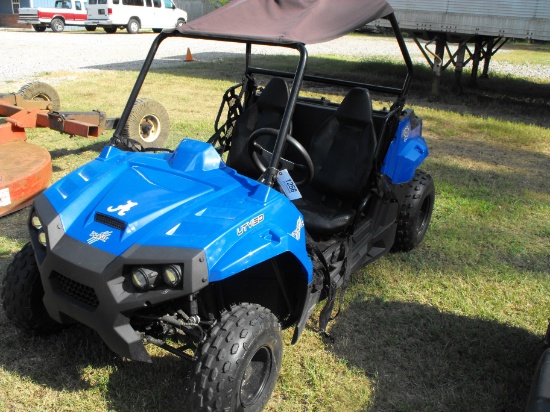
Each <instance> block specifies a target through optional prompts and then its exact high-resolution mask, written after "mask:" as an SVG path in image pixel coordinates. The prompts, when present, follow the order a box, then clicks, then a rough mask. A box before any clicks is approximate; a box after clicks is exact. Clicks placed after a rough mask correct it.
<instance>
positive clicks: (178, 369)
mask: <svg viewBox="0 0 550 412" xmlns="http://www.w3.org/2000/svg"><path fill="white" fill-rule="evenodd" d="M0 330H1V331H2V332H3V336H4V337H3V338H2V347H3V350H2V351H1V352H0V366H1V367H2V368H3V369H4V370H5V371H7V372H8V373H10V374H14V375H18V376H21V377H23V379H25V380H30V381H31V382H33V383H34V384H37V385H40V386H43V387H46V388H49V389H53V390H55V391H58V392H75V393H77V392H79V391H89V390H92V391H93V389H99V390H101V391H102V392H104V393H105V397H106V401H107V404H108V409H109V410H116V411H169V410H170V411H187V409H186V407H185V403H184V395H185V393H184V390H183V388H185V384H186V383H185V381H186V379H187V378H188V374H189V365H188V364H186V363H185V362H183V361H181V360H179V359H177V358H175V357H173V356H171V355H167V356H161V357H154V358H153V363H142V362H133V361H127V360H123V359H121V358H120V357H118V356H117V355H115V354H114V353H113V352H111V351H110V350H109V348H108V347H107V346H106V345H105V344H104V343H103V341H102V340H101V338H100V337H99V336H98V335H97V334H96V333H95V332H94V331H92V330H90V329H88V328H86V327H84V326H80V325H79V326H73V327H69V328H68V329H66V330H63V331H61V332H58V333H55V334H53V335H50V336H35V335H29V334H27V333H23V332H21V331H16V330H15V328H13V326H11V325H9V324H8V322H7V320H6V319H5V315H4V314H3V313H2V315H1V317H0ZM52 371H55V373H54V372H52ZM76 408H77V409H76V410H78V407H76ZM97 410H103V408H102V407H101V406H99V405H98V408H97Z"/></svg>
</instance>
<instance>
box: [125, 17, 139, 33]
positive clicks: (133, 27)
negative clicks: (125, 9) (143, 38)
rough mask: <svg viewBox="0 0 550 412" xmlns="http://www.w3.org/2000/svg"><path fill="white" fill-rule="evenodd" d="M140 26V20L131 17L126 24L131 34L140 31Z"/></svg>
mask: <svg viewBox="0 0 550 412" xmlns="http://www.w3.org/2000/svg"><path fill="white" fill-rule="evenodd" d="M139 28H140V24H139V21H138V20H136V19H134V18H131V19H130V20H129V21H128V24H127V25H126V30H127V31H128V33H130V34H136V33H137V32H138V31H139Z"/></svg>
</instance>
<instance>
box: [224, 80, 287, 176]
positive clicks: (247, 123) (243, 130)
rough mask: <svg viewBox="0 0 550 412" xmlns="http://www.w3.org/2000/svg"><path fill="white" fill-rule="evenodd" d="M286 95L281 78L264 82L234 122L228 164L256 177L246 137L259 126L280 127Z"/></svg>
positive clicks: (256, 170)
mask: <svg viewBox="0 0 550 412" xmlns="http://www.w3.org/2000/svg"><path fill="white" fill-rule="evenodd" d="M288 97H289V92H288V86H287V84H286V82H285V81H284V79H282V78H281V77H274V78H272V79H271V80H270V81H269V82H268V83H267V85H266V86H265V88H264V90H263V91H262V94H260V96H259V97H258V99H257V100H256V101H255V102H254V103H253V104H251V105H250V106H248V107H247V108H246V109H245V110H244V112H243V113H242V114H241V115H240V116H239V118H238V119H237V121H236V123H235V128H234V131H233V136H232V139H231V147H230V149H229V154H228V156H227V165H228V166H230V167H232V168H233V169H235V170H237V171H238V172H239V173H240V174H243V175H245V176H248V177H250V178H252V179H257V178H258V177H259V176H260V171H259V170H258V169H257V168H256V166H254V163H252V159H251V158H250V155H249V153H248V140H249V138H250V135H251V134H252V133H253V132H255V131H256V130H259V129H261V128H264V127H267V128H272V129H279V128H280V127H281V122H282V120H283V114H284V112H285V108H286V105H287V102H288ZM262 138H263V137H260V139H262ZM263 144H264V147H266V148H267V147H269V146H270V145H269V143H268V141H265V142H263ZM271 146H273V142H271Z"/></svg>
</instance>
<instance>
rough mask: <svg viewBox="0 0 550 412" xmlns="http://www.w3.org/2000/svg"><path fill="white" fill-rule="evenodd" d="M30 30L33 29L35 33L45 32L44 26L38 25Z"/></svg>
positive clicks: (34, 25)
mask: <svg viewBox="0 0 550 412" xmlns="http://www.w3.org/2000/svg"><path fill="white" fill-rule="evenodd" d="M32 28H33V29H34V31H37V32H39V33H42V32H44V31H46V26H41V25H39V24H33V25H32Z"/></svg>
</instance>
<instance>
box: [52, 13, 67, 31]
mask: <svg viewBox="0 0 550 412" xmlns="http://www.w3.org/2000/svg"><path fill="white" fill-rule="evenodd" d="M50 27H51V29H52V31H54V32H56V33H61V32H62V31H63V30H64V29H65V22H64V21H63V19H60V18H59V17H56V18H54V19H52V21H51V22H50Z"/></svg>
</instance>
